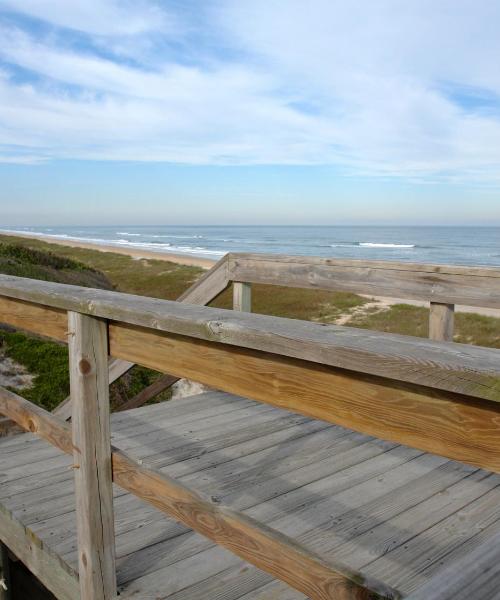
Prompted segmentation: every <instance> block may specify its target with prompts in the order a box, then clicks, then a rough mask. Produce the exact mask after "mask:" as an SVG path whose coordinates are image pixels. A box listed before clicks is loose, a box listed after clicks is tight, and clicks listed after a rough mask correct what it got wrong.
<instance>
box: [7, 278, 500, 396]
mask: <svg viewBox="0 0 500 600" xmlns="http://www.w3.org/2000/svg"><path fill="white" fill-rule="evenodd" d="M0 294H7V295H13V296H16V297H18V298H21V299H23V300H26V299H33V300H38V301H39V302H43V303H47V304H50V305H52V306H55V307H56V308H57V307H64V308H68V309H69V310H75V311H77V312H83V313H85V314H93V315H95V316H99V317H102V318H106V319H111V320H112V321H114V322H115V325H114V327H115V328H116V327H118V325H117V324H116V322H122V323H125V324H132V325H139V326H142V327H146V328H150V329H152V330H157V331H166V332H169V333H175V334H179V335H186V336H190V337H193V338H197V339H200V340H210V341H218V342H222V343H224V344H228V345H233V346H241V347H245V348H253V349H257V350H262V351H265V352H272V353H274V354H280V355H283V356H290V357H294V358H300V359H304V360H308V361H312V362H316V363H319V364H325V365H330V366H334V367H340V368H343V369H350V370H352V371H358V372H361V373H366V374H370V375H378V376H382V377H388V378H390V379H395V380H400V381H405V382H409V383H416V384H418V385H426V386H429V387H434V388H437V389H442V390H447V391H452V392H458V393H461V394H467V395H470V396H474V397H476V398H484V399H488V400H495V401H500V379H499V374H500V367H499V365H500V351H499V350H496V349H491V348H480V347H477V346H471V345H466V344H450V343H442V342H435V341H431V340H425V339H418V338H413V337H408V336H400V335H393V334H387V333H378V332H369V331H366V330H359V329H354V328H350V327H341V326H336V325H327V326H325V325H321V324H319V323H310V322H306V321H299V320H294V319H282V318H278V317H270V316H265V315H256V314H252V313H244V312H237V311H232V310H231V311H227V310H220V309H213V308H207V307H201V306H194V305H187V304H183V303H181V302H169V301H167V300H158V299H154V298H143V297H139V296H131V295H128V294H119V293H117V292H109V291H105V290H92V289H89V288H79V287H75V286H67V285H62V284H55V283H49V282H40V281H32V280H28V279H23V278H19V277H17V278H16V277H11V276H6V275H1V276H0ZM49 314H50V310H49ZM0 318H1V319H2V320H4V321H8V320H9V314H5V315H4V316H2V317H0ZM41 321H42V324H43V318H42V319H41ZM38 326H39V327H41V326H42V325H40V324H39V325H38ZM48 335H50V329H49V330H48ZM63 337H65V336H63ZM116 356H118V355H116ZM167 365H168V361H167V362H165V364H164V365H163V366H162V370H163V371H166V372H169V369H168V366H167ZM172 374H175V373H172Z"/></svg>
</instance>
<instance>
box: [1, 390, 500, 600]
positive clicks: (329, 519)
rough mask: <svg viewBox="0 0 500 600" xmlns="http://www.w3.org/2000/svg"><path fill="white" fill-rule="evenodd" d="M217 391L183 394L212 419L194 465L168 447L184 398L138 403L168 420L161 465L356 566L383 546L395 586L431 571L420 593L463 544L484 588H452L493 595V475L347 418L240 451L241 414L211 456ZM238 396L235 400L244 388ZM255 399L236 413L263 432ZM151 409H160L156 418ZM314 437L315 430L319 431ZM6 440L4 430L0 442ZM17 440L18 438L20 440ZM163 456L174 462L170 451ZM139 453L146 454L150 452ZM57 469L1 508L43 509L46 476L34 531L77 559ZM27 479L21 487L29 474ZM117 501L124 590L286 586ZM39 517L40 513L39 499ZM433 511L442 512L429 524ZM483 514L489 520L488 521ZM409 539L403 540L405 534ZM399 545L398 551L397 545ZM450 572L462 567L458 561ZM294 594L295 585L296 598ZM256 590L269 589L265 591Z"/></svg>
mask: <svg viewBox="0 0 500 600" xmlns="http://www.w3.org/2000/svg"><path fill="white" fill-rule="evenodd" d="M221 396H226V395H223V394H219V393H216V394H211V395H207V397H206V398H205V397H204V395H202V396H200V397H198V398H197V399H186V402H191V403H193V402H197V403H198V404H199V406H200V408H199V409H198V411H197V414H198V416H199V421H200V424H202V422H203V421H206V431H204V430H203V429H196V431H195V432H193V434H194V435H193V438H195V439H196V440H198V439H199V440H201V441H202V442H203V443H202V446H201V450H203V448H205V449H206V453H205V454H202V455H201V457H200V458H201V461H202V462H200V464H199V470H198V471H196V466H195V465H196V458H195V456H196V453H194V454H192V457H191V458H188V457H187V456H183V455H177V457H176V456H175V454H176V453H175V448H176V447H180V446H181V445H182V444H184V443H185V441H186V434H187V430H186V431H185V430H184V429H182V430H181V431H179V432H178V430H177V424H176V422H175V418H176V417H174V418H173V419H172V423H170V419H169V411H172V415H177V412H178V411H180V414H182V415H184V416H185V417H187V415H188V412H186V411H185V410H184V409H185V407H184V405H183V402H184V401H183V400H179V401H178V402H176V401H173V402H172V403H164V404H162V405H156V406H150V407H145V408H143V409H139V412H138V413H137V414H138V415H141V414H142V415H145V414H146V413H147V412H148V411H150V410H151V411H153V413H154V414H155V415H156V418H151V419H148V423H149V425H150V427H151V428H153V427H154V424H155V421H156V422H158V423H160V422H161V423H163V424H164V425H163V426H162V428H161V429H162V431H161V432H160V431H158V432H157V433H158V435H160V434H161V433H163V436H164V438H165V440H168V442H169V443H168V444H166V445H165V449H164V457H165V461H166V462H165V464H168V465H169V466H168V468H166V471H167V472H168V473H169V474H172V475H175V476H176V477H177V476H181V477H182V483H184V484H192V485H196V488H197V490H199V491H201V492H202V493H203V494H208V495H212V496H213V501H214V502H216V504H217V505H218V506H220V505H221V504H228V505H230V506H231V507H234V508H236V509H237V510H239V511H241V510H242V509H243V510H245V512H246V513H247V514H249V515H250V516H252V517H253V518H254V519H258V520H259V521H261V522H264V523H267V524H269V525H270V526H271V527H273V528H277V529H279V530H280V531H282V532H283V533H285V534H287V535H289V536H290V535H293V536H295V535H297V539H298V541H299V542H302V543H304V545H307V547H308V548H311V549H314V550H316V552H317V553H321V555H322V556H326V557H328V558H334V559H336V558H337V557H338V558H339V560H340V562H341V563H343V564H345V565H347V566H348V567H349V568H352V567H353V565H354V566H357V568H358V569H360V572H361V575H362V576H363V575H364V574H365V567H364V566H362V565H365V564H368V569H369V571H368V572H369V573H370V574H371V575H373V576H376V575H377V573H378V571H377V568H378V567H375V566H374V567H373V568H372V567H371V564H373V565H376V564H377V563H376V562H374V561H378V560H379V559H380V561H381V562H379V563H378V564H379V565H380V566H381V568H382V569H383V571H382V572H384V573H388V579H387V580H386V583H387V584H390V585H393V584H394V583H395V582H396V583H400V588H401V591H402V592H403V593H406V592H409V591H411V589H415V585H420V583H422V582H427V581H429V585H428V586H426V588H425V589H426V592H427V595H423V596H422V595H420V597H425V598H428V599H429V600H430V599H434V595H433V593H432V592H433V588H432V585H430V583H431V582H432V581H434V584H435V585H443V586H445V585H448V583H446V582H449V581H450V576H448V577H444V576H443V578H442V579H439V578H438V577H437V575H438V574H439V573H440V570H441V569H448V568H449V567H453V566H454V562H453V559H451V558H450V556H456V557H457V558H458V560H459V561H460V558H461V557H463V559H464V561H463V562H462V568H463V570H464V571H467V566H468V563H467V557H468V555H469V554H470V552H472V556H473V557H478V558H479V559H480V560H481V561H482V564H481V568H480V569H479V565H478V568H477V569H476V567H475V566H474V565H473V564H470V565H469V566H470V571H469V573H472V574H474V573H478V574H479V576H480V577H481V587H480V588H479V589H480V590H481V593H482V595H480V596H477V595H474V593H475V591H476V590H475V587H474V585H473V584H472V583H470V584H469V581H468V579H467V578H466V577H465V575H464V577H465V579H464V580H463V581H462V585H463V586H464V588H466V589H468V594H459V595H458V596H456V597H457V598H459V599H460V600H462V599H463V600H465V598H471V599H474V600H475V599H476V598H477V599H478V600H479V598H481V600H482V598H490V597H491V598H494V596H492V595H488V594H491V592H492V591H494V590H496V589H497V587H498V586H497V585H496V584H495V581H496V580H490V579H489V577H488V574H489V573H497V572H498V569H497V567H496V564H495V563H494V561H495V560H496V558H497V554H498V553H495V552H494V549H493V550H492V546H491V545H490V546H487V548H484V549H482V542H481V541H480V540H479V539H478V538H480V537H484V539H485V540H488V539H490V538H491V536H492V535H495V532H500V520H499V518H498V517H499V516H500V509H499V508H498V507H499V506H500V503H499V502H498V497H499V496H500V491H499V490H500V488H498V477H497V476H495V475H491V474H488V473H486V472H483V471H479V470H475V469H473V468H470V467H466V466H464V465H460V464H458V463H452V462H449V461H446V460H443V459H442V458H439V457H436V456H432V455H425V454H422V453H419V452H417V451H415V450H412V449H409V448H405V447H400V446H399V447H398V446H395V445H394V444H387V442H382V441H380V440H373V439H370V438H366V436H361V435H359V434H353V433H352V432H347V431H346V432H344V433H343V434H341V428H337V427H330V428H328V429H329V431H331V432H332V436H333V437H334V438H335V441H333V440H332V441H331V442H329V441H328V440H327V439H326V438H325V429H318V430H311V431H310V432H309V434H308V435H307V436H304V438H303V445H301V443H300V438H295V437H293V438H292V437H290V438H289V439H288V440H287V438H286V436H285V437H281V436H279V435H276V434H273V438H274V446H273V445H271V446H269V448H268V449H266V446H265V442H264V440H265V439H267V438H265V437H264V436H262V437H261V438H260V439H261V441H262V448H261V449H260V450H259V442H258V439H255V440H250V441H249V442H245V444H246V445H244V446H241V450H242V453H241V454H240V453H239V452H238V451H237V450H236V446H235V443H236V440H237V437H236V432H234V434H233V429H234V428H235V426H236V428H238V427H239V425H238V424H235V425H233V426H228V427H227V429H228V430H230V434H229V436H228V439H227V446H226V448H223V447H222V448H221V447H217V448H212V449H213V450H214V454H215V456H214V458H215V459H216V462H215V463H213V464H210V465H209V464H208V463H206V462H203V459H204V457H205V456H207V454H209V453H210V450H211V447H210V445H209V444H208V443H207V442H208V441H209V437H207V436H210V432H211V428H212V424H211V421H210V420H209V419H205V418H204V417H203V416H202V413H203V411H204V410H205V409H206V408H207V407H211V406H212V405H213V406H214V407H217V408H219V407H220V405H219V404H218V403H217V402H216V401H215V399H216V398H219V397H221ZM226 397H227V396H226ZM211 398H212V399H213V400H211ZM235 400H236V401H237V402H239V399H235ZM250 406H251V408H252V409H253V410H254V411H255V412H254V415H255V416H254V417H253V418H252V417H251V416H248V415H247V416H246V417H243V416H242V419H243V420H246V421H248V422H249V423H252V424H253V423H254V421H255V428H254V430H255V431H256V432H258V430H259V427H260V423H259V422H258V421H257V419H258V415H260V414H261V412H262V410H263V409H265V408H266V407H265V406H262V405H259V404H251V405H250ZM201 407H202V408H201ZM192 408H193V407H191V410H192ZM245 410H247V409H245ZM158 411H160V412H161V413H163V416H162V417H161V419H160V414H159V412H158ZM134 415H135V411H132V412H130V413H129V414H128V413H120V414H116V415H115V416H114V418H116V419H118V421H117V422H119V423H120V424H121V426H120V431H122V432H123V438H122V439H121V440H120V442H119V444H120V445H121V444H122V443H123V444H125V445H126V443H127V441H126V440H127V439H130V440H131V441H133V444H132V445H131V446H130V453H131V454H130V455H131V457H132V458H133V459H134V460H139V459H140V457H142V456H143V454H142V451H143V450H144V452H149V451H150V446H149V445H150V439H151V438H150V434H151V433H153V432H152V431H149V432H148V431H147V430H146V429H143V430H141V433H140V436H139V437H141V438H142V439H143V445H142V447H141V445H136V444H135V440H134V433H135V431H134V425H136V424H137V425H139V424H142V423H143V419H142V418H136V417H135V416H134ZM125 419H128V421H129V426H128V427H126V426H125V424H124V420H125ZM284 423H285V421H283V425H282V426H284ZM310 423H311V424H312V423H314V422H310ZM186 425H188V422H187V421H186ZM301 426H303V425H298V427H301ZM66 430H67V429H66ZM283 433H284V434H285V431H283ZM127 436H131V437H129V438H128V437H127ZM23 437H27V436H23ZM313 437H316V438H317V439H316V440H314V441H313V440H312V438H313ZM293 440H295V441H293ZM5 442H6V448H7V447H9V448H11V449H13V447H15V444H13V443H12V442H11V441H10V440H5ZM5 442H0V451H1V450H2V449H3V446H2V444H3V443H5ZM206 443H207V444H206ZM205 444H206V445H205ZM17 447H18V449H20V448H21V446H20V445H19V444H18V445H17ZM384 450H385V451H384ZM233 451H234V452H235V453H234V454H233ZM54 452H55V451H54ZM32 456H33V453H31V452H30V453H27V454H26V461H27V462H30V461H31V460H32ZM144 456H145V455H144ZM170 457H173V458H174V460H176V459H177V460H179V461H180V462H176V463H175V464H173V465H170ZM226 458H229V459H230V461H229V462H228V461H226V460H225V459H226ZM186 461H187V462H191V463H192V464H193V468H194V470H193V471H191V469H189V470H188V471H187V472H186V471H185V469H184V466H183V463H184V462H186ZM144 462H145V463H146V464H149V460H147V459H146V460H145V461H144ZM158 464H159V463H158ZM16 469H17V467H16V468H14V470H16ZM0 470H1V469H0ZM190 471H191V472H190ZM2 472H3V470H2ZM52 473H53V472H51V471H48V472H47V482H46V486H45V488H44V489H43V490H40V489H38V490H34V491H33V493H32V502H26V501H25V500H24V499H23V500H22V501H19V502H15V499H14V498H13V497H10V496H7V497H6V498H5V499H4V500H2V501H1V502H0V504H2V502H6V503H7V504H8V507H9V508H10V507H11V506H13V507H14V510H15V512H16V513H19V514H23V520H24V519H26V521H27V522H31V518H30V516H31V515H34V517H33V518H35V519H36V518H37V516H36V513H37V510H38V509H37V503H36V499H37V497H38V498H39V499H40V503H41V504H42V503H43V504H46V505H49V503H50V502H51V499H50V492H51V484H52V494H53V499H52V503H53V504H55V505H58V511H56V512H54V513H53V516H52V517H51V518H49V519H46V520H45V521H37V522H36V523H33V524H30V525H29V526H28V527H29V529H30V531H31V532H32V535H31V540H32V543H37V544H39V545H42V544H41V543H40V540H42V541H43V543H44V544H45V542H47V544H48V545H50V546H51V549H52V551H53V552H56V553H57V555H59V556H60V557H61V558H62V559H63V560H64V561H66V562H68V563H69V564H70V565H73V564H76V553H75V551H74V549H73V548H72V545H73V544H74V536H75V531H74V526H73V525H72V521H73V519H74V513H73V512H71V509H70V508H68V507H69V506H70V505H69V504H68V505H67V504H66V503H65V502H60V499H61V498H62V495H63V494H64V493H68V492H69V495H70V496H71V493H70V492H71V486H70V485H69V483H67V482H66V483H64V485H63V484H62V482H61V481H60V480H58V479H57V478H56V477H54V475H53V474H52ZM268 476H269V479H267V477H268ZM25 489H26V492H25V496H26V497H28V492H27V490H28V489H29V488H28V487H26V488H25ZM218 490H220V492H219V493H217V491H218ZM493 490H494V491H493ZM492 491H493V494H494V495H495V497H496V498H497V500H496V501H495V498H494V497H491V498H490V499H489V500H487V501H486V495H491V492H492ZM482 498H484V500H482ZM457 510H458V511H459V513H458V514H457ZM485 511H487V514H486V513H485ZM115 512H116V516H117V522H118V523H119V529H117V532H116V533H117V546H119V548H120V552H119V554H118V555H119V557H120V558H119V560H118V563H117V564H118V567H117V571H118V573H119V577H120V584H121V585H123V589H122V590H121V592H122V593H121V596H123V597H124V598H131V599H132V598H134V597H146V598H147V597H151V598H156V597H158V598H165V597H166V596H168V597H169V598H170V597H173V598H174V599H176V600H193V598H195V599H197V600H204V599H205V598H207V597H212V595H214V597H217V598H218V599H219V598H221V599H223V600H236V599H239V598H240V597H243V598H244V599H245V600H253V598H254V597H255V598H261V596H260V595H259V594H258V590H259V589H260V587H261V586H266V585H269V588H270V592H269V593H274V591H275V590H276V596H273V600H284V599H285V598H287V597H288V596H286V595H285V596H282V594H281V592H280V591H279V590H281V589H282V588H281V586H279V585H278V584H273V585H271V583H270V581H271V580H270V579H269V578H268V577H269V576H268V575H265V574H262V573H261V572H254V571H253V569H252V568H251V567H249V566H248V565H246V566H245V565H244V564H242V563H240V562H239V561H237V560H236V559H235V558H234V557H231V556H229V555H227V554H226V553H224V552H222V551H221V550H220V549H215V548H214V547H213V545H212V544H211V542H210V541H208V540H204V539H201V538H200V537H198V536H196V535H194V534H193V533H192V532H190V531H188V530H187V529H185V528H183V527H182V526H180V525H178V524H175V523H173V522H171V521H168V522H167V521H162V520H161V516H160V515H159V514H158V513H157V512H156V511H154V510H151V509H147V505H146V504H145V503H141V502H140V501H138V500H137V499H135V498H133V497H131V496H130V495H128V494H127V495H121V496H120V497H118V498H117V502H116V505H115ZM455 515H456V516H455ZM483 516H484V521H483ZM38 518H43V512H41V513H40V514H39V516H38ZM440 522H442V523H443V524H442V526H440V527H436V526H435V525H436V524H437V523H440ZM488 524H489V527H490V528H491V532H488V530H487V529H484V531H483V527H484V526H485V525H488ZM72 537H73V542H72V539H71V538H72ZM56 540H57V541H56ZM408 542H409V543H408ZM407 545H408V550H406V549H405V548H404V547H405V546H407ZM462 545H463V549H462V551H461V553H460V551H459V550H460V549H461V548H462ZM488 548H489V551H486V550H487V549H488ZM393 549H396V552H395V557H394V558H393V559H391V553H392V551H393ZM441 563H442V564H441ZM413 565H415V568H414V566H413ZM360 566H362V568H361V567H360ZM457 566H458V567H459V566H460V562H458V563H457ZM433 569H436V570H437V571H436V573H434V572H433ZM428 572H429V577H430V579H428V576H427V573H428ZM454 572H455V574H457V573H458V574H459V575H460V572H461V570H460V569H459V570H458V571H457V570H456V569H455V571H454ZM254 573H260V574H259V575H257V574H254ZM435 575H436V579H434V576H435ZM440 581H442V582H443V583H442V584H440V583H439V582H440ZM437 589H438V588H437ZM457 589H458V588H457V586H451V590H455V591H456V590H457ZM134 594H135V596H134ZM254 594H255V595H254ZM295 597H296V595H293V594H292V598H295ZM309 597H311V596H309ZM437 597H438V598H440V600H444V599H445V598H446V600H452V599H454V597H455V596H454V595H445V594H443V595H439V596H437ZM264 599H266V595H265V594H264V595H262V600H264Z"/></svg>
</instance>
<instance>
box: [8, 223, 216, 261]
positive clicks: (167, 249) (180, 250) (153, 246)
mask: <svg viewBox="0 0 500 600" xmlns="http://www.w3.org/2000/svg"><path fill="white" fill-rule="evenodd" d="M1 231H5V232H6V233H11V234H12V233H22V234H24V235H26V231H19V230H13V229H4V230H2V229H0V232H1ZM123 233H124V232H122V234H123ZM30 235H33V236H36V237H40V238H58V239H63V240H68V241H75V242H82V243H88V242H90V243H93V244H99V245H106V246H122V247H123V246H125V247H127V248H142V249H144V250H146V249H147V250H150V251H152V252H158V253H162V254H168V253H170V254H191V255H196V256H198V255H202V256H207V257H214V258H217V257H220V256H224V255H225V254H226V252H225V251H222V250H210V249H208V248H204V247H202V246H174V245H172V244H170V243H169V242H163V243H162V242H131V241H130V240H126V239H119V240H106V239H102V238H90V237H77V236H70V235H68V234H66V233H39V232H34V231H33V232H31V231H30ZM128 235H130V234H128ZM179 237H180V236H179ZM191 237H202V236H191Z"/></svg>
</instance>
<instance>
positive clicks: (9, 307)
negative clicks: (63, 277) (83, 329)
mask: <svg viewBox="0 0 500 600" xmlns="http://www.w3.org/2000/svg"><path fill="white" fill-rule="evenodd" d="M30 281H31V280H30ZM0 323H5V324H6V325H11V326H12V327H16V328H18V329H22V330H23V331H29V332H32V333H37V334H39V335H43V336H46V337H49V338H53V339H56V340H60V341H64V342H66V341H67V338H66V333H67V330H68V318H67V316H66V311H65V310H64V309H58V308H52V307H48V306H43V305H41V304H34V303H32V302H23V301H19V300H13V299H11V298H7V297H5V296H2V295H0Z"/></svg>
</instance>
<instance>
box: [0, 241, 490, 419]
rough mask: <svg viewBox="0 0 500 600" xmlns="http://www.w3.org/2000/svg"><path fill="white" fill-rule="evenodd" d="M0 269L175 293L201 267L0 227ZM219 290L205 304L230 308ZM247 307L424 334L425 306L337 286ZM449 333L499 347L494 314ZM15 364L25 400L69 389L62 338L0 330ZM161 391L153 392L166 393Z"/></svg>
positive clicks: (459, 323)
mask: <svg viewBox="0 0 500 600" xmlns="http://www.w3.org/2000/svg"><path fill="white" fill-rule="evenodd" d="M0 272H2V273H7V274H11V275H17V276H21V277H32V278H36V279H44V280H50V281H57V282H61V283H71V284H75V285H83V286H91V287H98V288H103V289H115V290H118V291H121V292H127V293H133V294H139V295H146V296H152V297H157V298H164V299H167V300H175V299H176V298H177V297H178V296H179V295H180V294H181V293H182V292H183V291H184V290H186V289H187V288H188V287H189V286H190V285H192V283H193V282H194V281H196V279H197V278H198V277H200V276H201V274H202V273H203V270H202V269H201V268H199V267H195V266H187V265H179V264H177V263H174V262H170V261H165V260H154V259H149V258H148V259H136V258H132V257H129V256H126V255H123V254H115V253H112V252H100V251H97V250H90V249H84V248H71V247H66V246H60V245H55V244H50V243H47V242H45V241H42V240H33V239H27V238H14V237H12V236H1V235H0ZM231 304H232V292H231V289H228V290H226V292H224V293H223V294H221V296H219V298H217V299H216V300H215V301H214V302H213V303H212V305H213V306H217V307H219V308H231ZM252 305H253V311H254V312H257V313H261V314H269V315H278V316H283V317H288V318H296V319H306V320H312V321H317V322H321V323H337V322H339V323H342V324H345V325H348V326H354V327H360V328H366V329H373V330H377V331H385V332H390V333H399V334H405V335H415V336H421V337H426V336H427V335H428V314H429V313H428V309H427V308H424V307H418V306H411V305H408V304H396V305H393V306H377V303H376V302H373V301H372V300H371V299H370V298H365V297H362V296H359V295H357V294H350V293H345V292H324V291H317V290H302V289H292V288H284V287H279V286H264V285H254V286H253V291H252ZM455 331H456V333H455V341H457V342H462V343H468V344H479V345H483V346H491V347H495V348H500V319H498V318H494V317H490V316H483V315H478V314H471V313H467V314H465V313H458V314H457V315H456V327H455ZM2 354H3V355H4V356H8V357H9V358H11V359H12V360H14V361H16V363H18V364H20V365H23V366H24V367H25V368H26V369H27V370H28V371H29V372H30V373H31V374H32V375H34V379H33V382H32V385H31V387H27V388H24V389H21V390H17V391H18V393H21V394H23V395H24V396H25V397H27V398H29V399H30V400H32V401H33V402H36V403H39V404H41V405H43V406H45V407H47V408H53V407H54V406H56V405H57V404H58V403H59V402H60V401H61V400H63V399H64V398H65V397H66V396H67V395H68V393H69V379H68V369H67V362H68V358H67V350H66V348H65V347H64V346H63V345H60V344H57V343H54V342H51V341H47V340H40V339H37V338H35V337H33V336H31V335H25V334H24V333H22V332H11V331H1V330H0V357H1V355H2ZM158 376H159V374H158V373H156V372H154V371H151V370H149V369H145V368H143V367H134V368H133V369H132V370H131V371H130V372H129V373H127V374H126V375H125V376H124V377H122V378H121V379H120V380H119V381H118V382H116V383H115V384H113V385H112V386H111V402H112V405H113V406H116V405H118V404H119V403H121V402H122V401H124V400H126V399H128V398H131V397H133V396H134V395H135V394H136V393H138V392H139V391H140V390H141V389H142V388H144V387H146V386H147V385H150V384H151V383H152V382H153V381H154V380H155V379H156V378H157V377H158ZM168 395H169V392H165V393H164V394H163V395H162V396H160V397H159V399H164V398H166V397H168Z"/></svg>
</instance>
